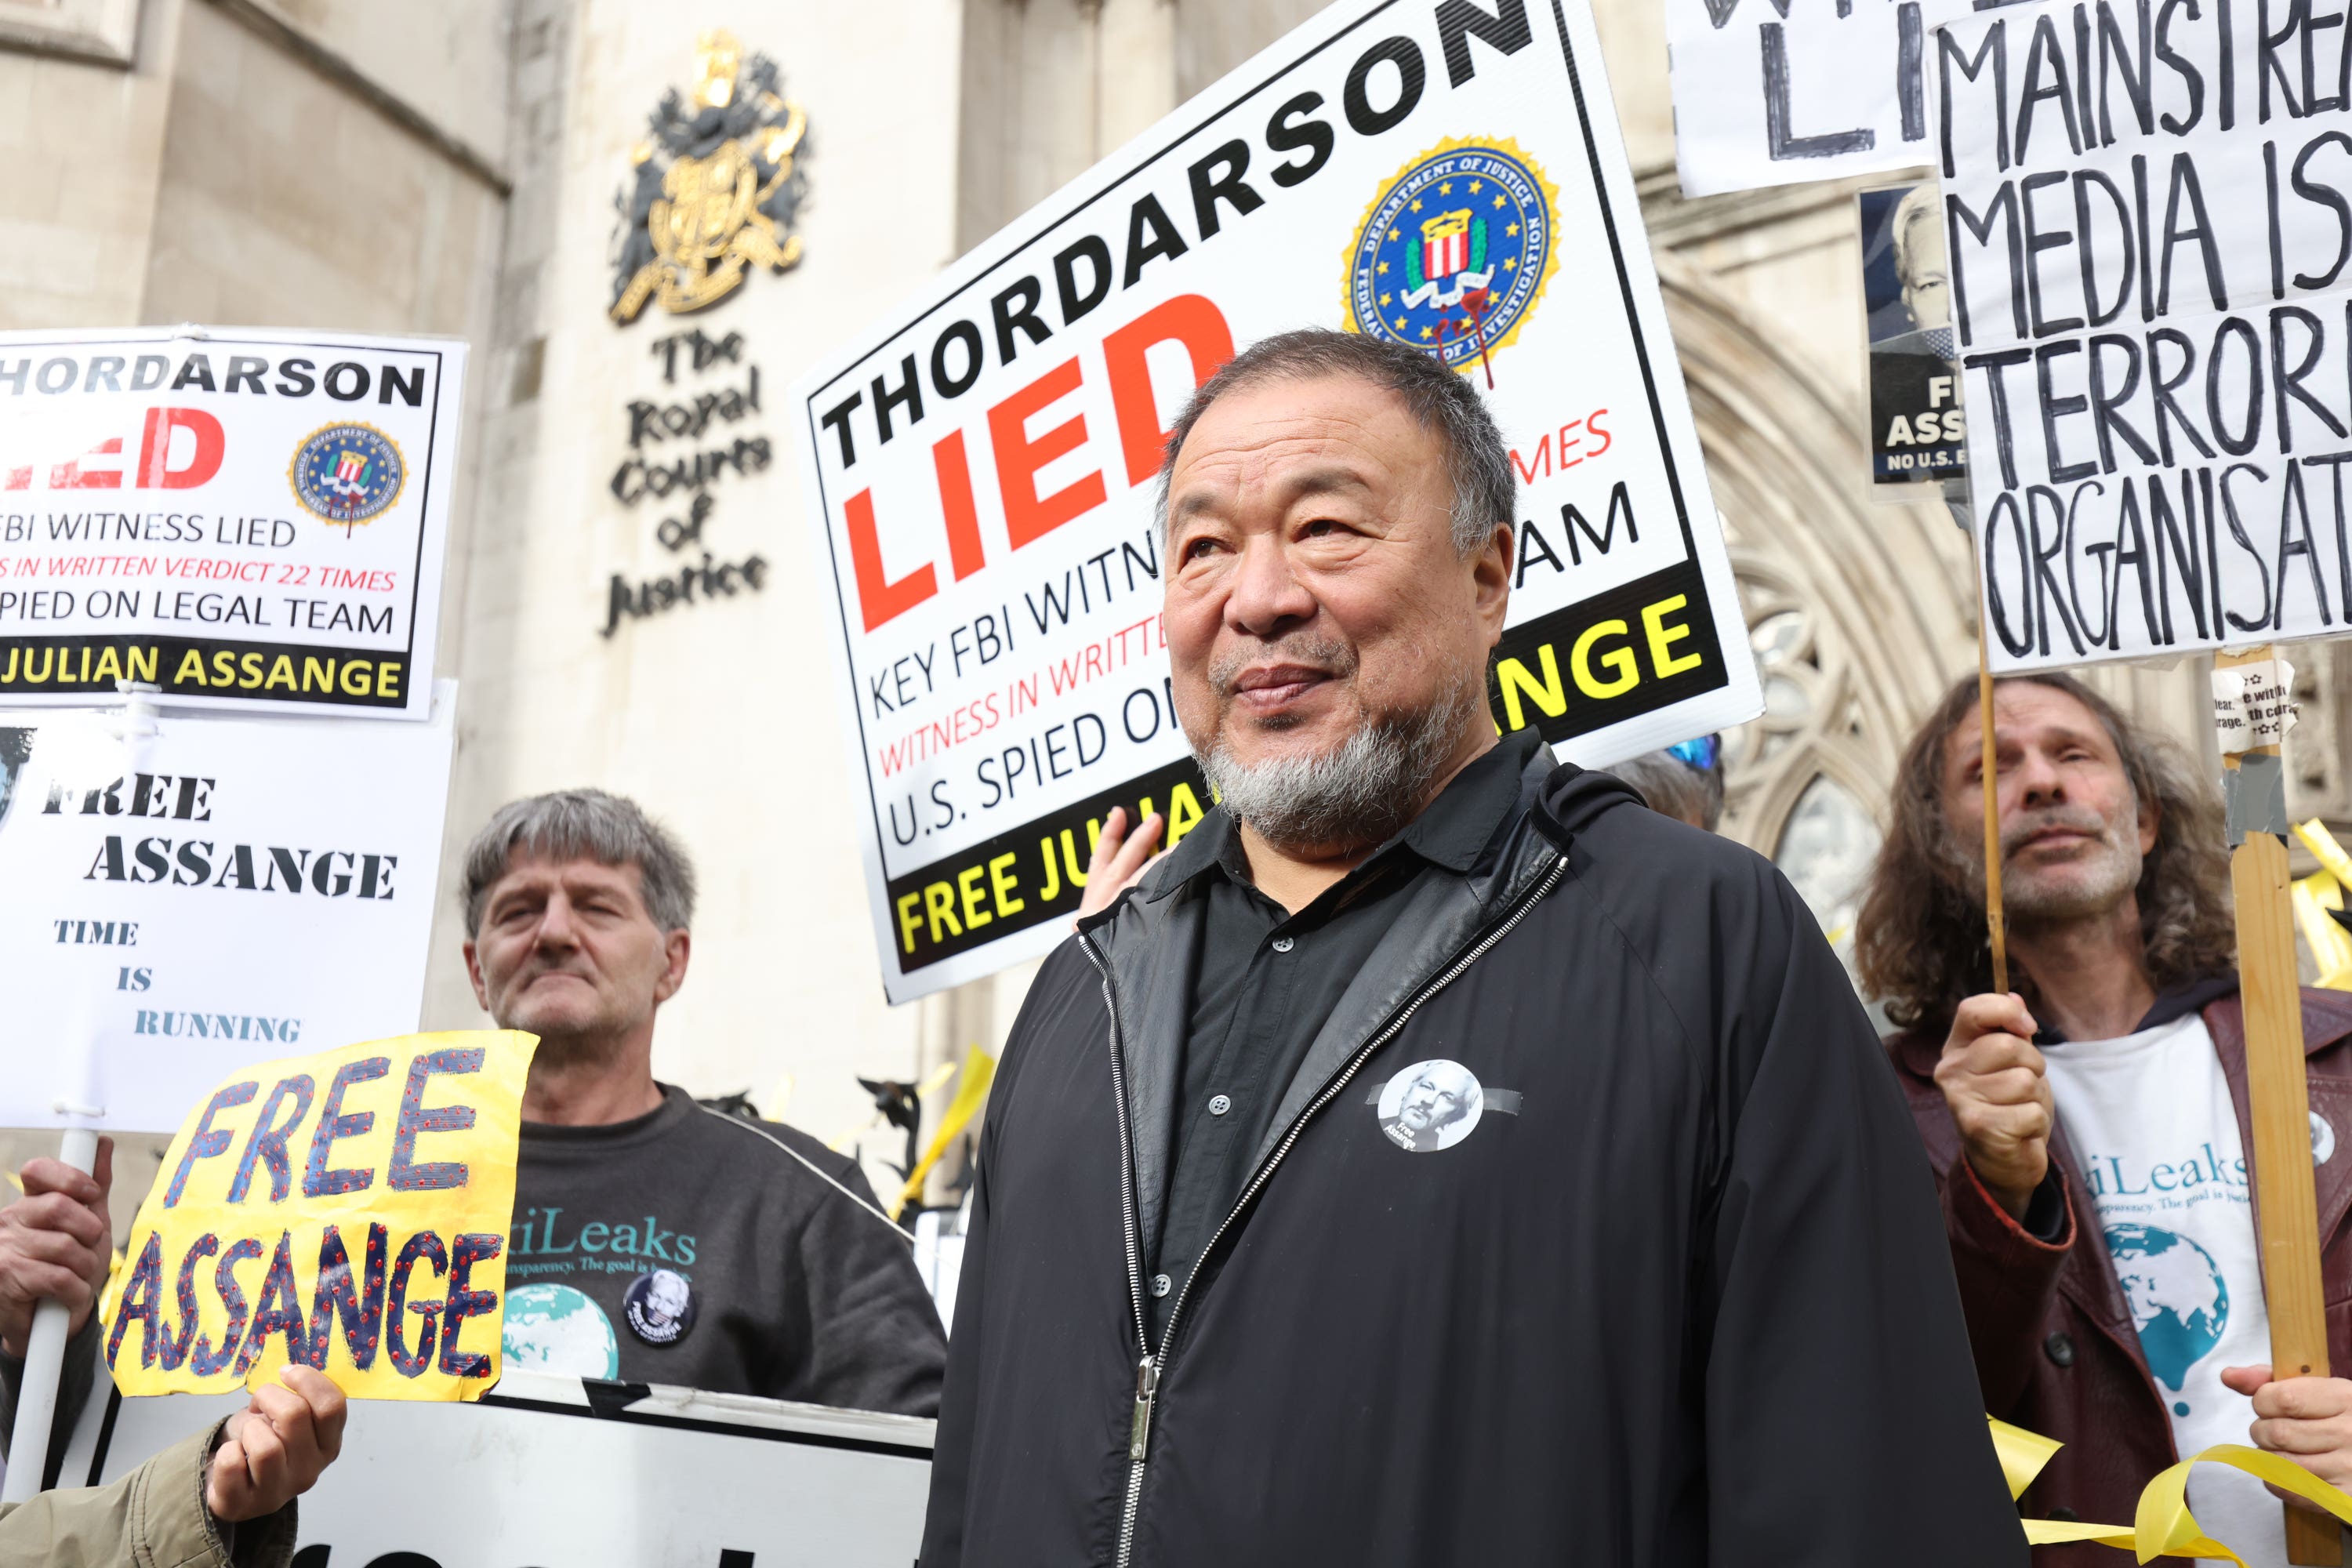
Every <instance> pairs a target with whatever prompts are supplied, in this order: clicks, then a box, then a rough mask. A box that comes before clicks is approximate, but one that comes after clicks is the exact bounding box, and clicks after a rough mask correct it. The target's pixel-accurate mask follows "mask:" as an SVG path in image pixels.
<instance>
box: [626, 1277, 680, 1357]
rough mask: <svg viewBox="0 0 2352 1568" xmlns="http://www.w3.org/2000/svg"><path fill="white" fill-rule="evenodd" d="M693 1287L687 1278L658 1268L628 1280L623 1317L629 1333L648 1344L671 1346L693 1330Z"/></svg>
mask: <svg viewBox="0 0 2352 1568" xmlns="http://www.w3.org/2000/svg"><path fill="white" fill-rule="evenodd" d="M695 1311H696V1304H695V1300H694V1288H693V1287H692V1286H691V1285H688V1283H687V1282H686V1277H685V1276H684V1275H682V1274H678V1273H676V1272H674V1271H673V1270H671V1269H667V1268H656V1269H653V1270H651V1271H650V1272H648V1273H645V1274H640V1275H638V1276H637V1277H636V1278H635V1279H632V1280H630V1281H629V1289H628V1290H627V1292H626V1293H625V1294H624V1295H623V1296H622V1298H621V1315H622V1316H623V1317H625V1318H626V1319H627V1320H628V1323H629V1331H630V1332H631V1333H633V1334H635V1335H636V1336H637V1338H639V1339H641V1340H643V1341H645V1342H646V1343H647V1344H649V1345H672V1344H676V1343H677V1342H678V1341H680V1340H682V1339H684V1338H685V1337H686V1334H687V1331H688V1330H689V1329H691V1328H693V1327H694V1316H695Z"/></svg>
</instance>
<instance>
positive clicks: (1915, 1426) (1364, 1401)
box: [922, 332, 2025, 1568]
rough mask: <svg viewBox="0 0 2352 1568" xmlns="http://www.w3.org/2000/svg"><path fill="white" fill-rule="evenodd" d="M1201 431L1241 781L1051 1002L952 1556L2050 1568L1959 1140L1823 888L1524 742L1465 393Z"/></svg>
mask: <svg viewBox="0 0 2352 1568" xmlns="http://www.w3.org/2000/svg"><path fill="white" fill-rule="evenodd" d="M1169 447H1170V452H1171V458H1170V461H1169V464H1168V466H1167V468H1165V469H1164V470H1163V473H1162V479H1161V500H1162V506H1163V510H1164V512H1165V515H1166V519H1167V522H1166V527H1167V536H1168V551H1167V559H1168V562H1169V577H1168V582H1167V605H1166V613H1167V632H1168V640H1169V649H1170V653H1171V659H1172V661H1173V665H1174V678H1175V698H1176V703H1177V707H1178V710H1179V712H1180V713H1181V716H1182V718H1183V721H1184V725H1185V731H1186V733H1187V735H1188V737H1189V738H1190V740H1191V742H1192V747H1193V750H1194V752H1195V754H1196V755H1198V756H1199V757H1200V759H1201V762H1202V768H1203V770H1204V771H1205V772H1206V773H1207V774H1208V776H1209V778H1210V781H1211V782H1212V783H1213V784H1215V785H1216V787H1217V790H1218V793H1219V794H1220V795H1221V796H1222V798H1223V805H1222V806H1220V807H1219V808H1218V809H1217V810H1215V811H1213V812H1211V813H1210V814H1209V816H1207V817H1206V818H1204V819H1203V820H1202V822H1201V823H1200V824H1199V825H1198V826H1195V827H1194V828H1193V830H1192V832H1191V833H1190V834H1189V835H1187V836H1186V837H1184V838H1183V839H1182V841H1181V843H1179V844H1178V845H1177V846H1176V847H1174V848H1173V849H1171V851H1170V852H1169V853H1168V854H1167V855H1166V856H1165V857H1163V858H1161V860H1160V862H1159V863H1158V864H1157V866H1156V867H1155V868H1154V869H1153V870H1152V871H1151V872H1150V874H1149V875H1148V876H1146V877H1145V878H1144V879H1143V881H1142V882H1141V883H1140V884H1139V886H1138V887H1137V888H1136V889H1134V890H1133V891H1130V892H1129V893H1128V894H1126V895H1125V896H1124V897H1122V898H1120V899H1119V900H1118V901H1116V902H1115V903H1114V904H1112V906H1111V907H1110V908H1109V909H1108V910H1105V911H1103V912H1102V913H1099V914H1097V915H1095V916H1092V917H1090V918H1088V919H1087V920H1085V921H1081V923H1080V928H1079V932H1078V935H1077V936H1076V939H1075V940H1073V941H1072V942H1069V943H1066V944H1065V945H1064V946H1063V948H1062V949H1061V950H1060V951H1058V952H1056V953H1055V954H1054V956H1053V957H1052V958H1050V959H1049V960H1048V961H1047V962H1046V964H1045V969H1044V970H1043V972H1042V973H1040V974H1039V975H1038V977H1037V980H1036V983H1035V984H1034V986H1033V988H1032V989H1031V991H1030V994H1029V999H1028V1002H1027V1005H1025V1006H1024V1009H1023V1012H1022V1016H1021V1019H1020V1021H1019V1023H1018V1024H1017V1025H1016V1026H1015V1027H1014V1030H1013V1040H1012V1044H1011V1046H1010V1047H1009V1048H1008V1050H1007V1052H1006V1055H1005V1058H1004V1064H1003V1068H1002V1070H1001V1072H1000V1074H999V1077H998V1079H997V1088H996V1089H995V1093H994V1098H993V1100H992V1105H991V1108H990V1111H989V1120H988V1130H987V1132H986V1134H985V1137H984V1140H983V1148H982V1157H981V1163H980V1173H979V1180H978V1186H977V1188H976V1194H975V1198H974V1210H973V1223H972V1228H971V1240H970V1243H969V1250H968V1252H967V1254H966V1261H965V1264H964V1272H963V1276H962V1282H961V1288H960V1291H959V1300H958V1306H957V1314H958V1315H957V1319H956V1324H955V1331H954V1333H953V1334H952V1335H951V1336H950V1352H949V1370H948V1381H947V1386H946V1390H945V1393H944V1394H943V1397H942V1405H941V1411H940V1432H939V1446H938V1451H937V1458H936V1461H935V1464H934V1468H933V1471H932V1490H931V1505H930V1514H929V1521H928V1523H927V1526H926V1537H925V1541H924V1546H923V1556H922V1563H923V1564H924V1568H952V1565H955V1564H969V1565H972V1568H979V1565H982V1564H987V1565H995V1564H1006V1565H1012V1564H1018V1565H1020V1568H1034V1565H1037V1564H1065V1563H1067V1564H1078V1563H1088V1564H1111V1565H1113V1568H1128V1565H1129V1564H1130V1563H1150V1564H1168V1565H1180V1568H1189V1565H1192V1564H1203V1563H1209V1564H1216V1565H1218V1568H1245V1565H1249V1564H1258V1563H1265V1564H1276V1563H1279V1564H1285V1565H1288V1564H1295V1563H1350V1564H1391V1563H1392V1564H1398V1565H1400V1568H1402V1565H1404V1564H1416V1565H1417V1564H1424V1563H1485V1562H1493V1563H1538V1562H1543V1563H1566V1562H1577V1563H1634V1564H1643V1565H1647V1564H1685V1563H1687V1564H1700V1563H1711V1562H1722V1561H1739V1562H1752V1563H1771V1564H1774V1565H1776V1568H1778V1565H1782V1564H1792V1563H1822V1564H1847V1563H1853V1564H1860V1563H1883V1562H1886V1561H1889V1560H1895V1559H1899V1560H1900V1561H1902V1562H1904V1563H1906V1564H1929V1565H1933V1564H1942V1563H1951V1564H1955V1565H1958V1564H1966V1565H1968V1568H1984V1565H1987V1564H1992V1563H2023V1562H2024V1559H2025V1552H2024V1543H2023V1539H2022V1536H2021V1532H2020V1531H2019V1529H2018V1526H2017V1520H2016V1514H2015V1511H2014V1510H2012V1509H2011V1506H2010V1504H2009V1502H2008V1500H2007V1497H2006V1494H2005V1492H2004V1490H2003V1489H2002V1485H2001V1480H2000V1473H1999V1469H1998V1468H1997V1466H1996V1464H1995V1461H1994V1458H1993V1454H1992V1450H1991V1447H1990V1442H1989V1440H1988V1438H1987V1436H1986V1430H1985V1426H1984V1418H1983V1416H1982V1415H1981V1413H1980V1412H1981V1406H1980V1404H1979V1400H1978V1395H1977V1386H1976V1379H1975V1376H1974V1373H1973V1371H1972V1369H1971V1367H1970V1364H1969V1352H1968V1345H1967V1341H1966V1339H1965V1336H1964V1333H1963V1331H1962V1328H1961V1322H1960V1314H1959V1304H1958V1298H1957V1296H1956V1294H1955V1291H1954V1288H1953V1284H1952V1273H1951V1266H1950V1262H1949V1259H1948V1256H1947V1254H1946V1251H1945V1248H1944V1244H1943V1239H1942V1236H1941V1234H1940V1228H1939V1226H1937V1212H1936V1207H1935V1197H1934V1191H1933V1187H1932V1184H1931V1183H1930V1180H1929V1177H1928V1173H1927V1166H1926V1164H1925V1163H1924V1162H1923V1160H1922V1158H1921V1155H1920V1152H1919V1147H1918V1141H1917V1139H1916V1136H1915V1135H1914V1134H1913V1132H1912V1131H1911V1129H1910V1126H1909V1122H1908V1118H1907V1117H1906V1114H1905V1111H1904V1106H1903V1102H1902V1100H1901V1097H1900V1096H1899V1094H1898V1093H1897V1092H1896V1089H1895V1084H1894V1081H1893V1079H1892V1078H1891V1076H1890V1074H1889V1072H1888V1070H1887V1068H1886V1066H1885V1062H1884V1061H1883V1060H1882V1059H1881V1058H1880V1056H1879V1052H1878V1049H1877V1043H1876V1041H1875V1039H1874V1037H1873V1036H1872V1033H1871V1029H1870V1026H1869V1023H1868V1021H1867V1020H1866V1018H1865V1017H1864V1014H1863V1012H1862V1010H1861V1008H1860V1007H1859V1006H1858V1005H1856V1003H1855V1001H1854V999H1853V991H1852V989H1851V987H1850V986H1849V985H1848V984H1847V983H1846V980H1845V976H1844V974H1843V973H1842V972H1841V970H1840V969H1839V967H1838V964H1837V962H1836V960H1835V959H1834V958H1833V957H1832V955H1831V953H1830V951H1829V949H1828V947H1827V946H1826V945H1825V944H1824V943H1823V942H1822V938H1821V935H1820V933H1819V931H1817V930H1816V929H1815V928H1814V926H1813V923H1812V921H1811V920H1810V919H1809V918H1808V916H1807V914H1806V912H1805V910H1804V906H1803V905H1802V904H1801V903H1800V902H1799V901H1798V900H1797V898H1796V896H1795V894H1794V893H1793V892H1792V891H1791V890H1790V888H1789V886H1788V884H1787V883H1786V882H1785V881H1783V880H1782V879H1780V876H1779V875H1778V874H1777V873H1776V872H1775V871H1774V870H1773V868H1771V867H1770V866H1769V864H1767V863H1766V862H1765V861H1763V860H1761V859H1759V858H1757V857H1756V856H1754V855H1752V854H1749V853H1748V852H1746V851H1744V850H1741V849H1739V848H1738V847H1733V846H1731V845H1728V844H1726V843H1724V842H1723V841H1721V840H1718V839H1715V838H1711V837H1707V836H1706V835H1705V834H1702V833H1698V832H1696V831H1694V830H1692V829H1690V828H1687V827H1685V826H1682V825H1680V824H1678V823H1675V822H1671V821H1669V820H1667V819H1666V818H1664V817H1662V816H1655V815H1654V814H1652V813H1650V812H1648V811H1645V810H1643V809H1642V808H1641V807H1640V806H1639V805H1636V804H1635V799H1634V796H1633V793H1632V792H1631V791H1630V790H1628V789H1627V788H1626V787H1625V786H1624V785H1623V784H1620V783H1619V782H1617V781H1616V780H1614V779H1612V778H1609V777H1607V776H1606V775H1603V774H1600V773H1583V772H1580V771H1579V770H1578V769H1575V768H1573V767H1564V766H1559V765H1558V764H1556V763H1554V762H1553V760H1552V758H1551V756H1550V754H1549V752H1548V751H1547V750H1546V749H1545V748H1544V747H1543V746H1542V745H1541V744H1540V743H1539V742H1538V740H1537V738H1536V737H1535V736H1534V735H1533V734H1531V733H1526V732H1522V733H1519V734H1515V735H1512V736H1509V737H1507V738H1504V739H1503V740H1502V741H1501V742H1500V743H1497V741H1496V732H1495V727H1494V724H1493V721H1492V720H1491V719H1490V718H1489V717H1488V713H1487V708H1486V697H1485V690H1486V685H1485V680H1486V659H1487V658H1488V655H1489V652H1490V650H1491V649H1492V648H1493V647H1494V645H1495V642H1496V638H1497V637H1498V636H1499V635H1500V633H1501V631H1502V627H1503V620H1504V611H1505V606H1506V603H1507V596H1508V588H1509V582H1510V572H1511V566H1512V563H1513V554H1512V549H1511V542H1512V526H1511V522H1510V519H1511V518H1512V517H1513V516H1515V515H1516V514H1515V513H1514V511H1513V509H1512V502H1513V494H1512V484H1511V470H1510V468H1509V460H1508V456H1507V451H1506V449H1505V447H1504V446H1503V443H1502V440H1501V438H1500V437H1499V435H1498V434H1497V433H1496V428H1495V426H1494V424H1493V422H1492V420H1491V419H1490V418H1489V416H1487V414H1486V410H1485V408H1484V406H1483V405H1481V404H1480V403H1479V401H1478V398H1477V395H1476V394H1475V392H1473V391H1472V390H1471V389H1470V386H1469V384H1468V383H1467V382H1465V380H1464V379H1462V378H1461V377H1459V376H1457V375H1455V374H1453V373H1452V372H1450V371H1447V370H1445V369H1444V368H1443V367H1442V366H1440V365H1439V364H1438V363H1437V362H1436V361H1435V360H1433V359H1432V358H1429V357H1426V356H1423V355H1420V354H1415V353H1412V352H1410V351H1408V350H1402V349H1393V348H1390V347H1385V346H1382V345H1381V344H1379V343H1377V342H1372V341H1371V340H1368V339H1364V338H1360V337H1355V336H1349V335H1347V334H1341V333H1333V332H1297V333H1289V334H1285V335H1283V336H1281V337H1277V338H1273V339H1269V340H1267V341H1266V342H1262V343H1260V344H1258V345H1257V346H1256V347H1255V348H1253V349H1251V350H1250V351H1249V352H1248V353H1244V354H1243V355H1242V356H1240V357H1239V358H1237V359H1235V360H1234V361H1233V362H1232V363H1230V364H1228V365H1227V366H1226V367H1225V368H1224V369H1223V370H1222V371H1220V372H1219V373H1218V374H1216V375H1215V376H1214V377H1213V378H1212V379H1211V380H1210V381H1209V382H1208V383H1207V384H1204V385H1203V386H1202V388H1201V389H1200V391H1199V392H1198V393H1197V394H1196V395H1194V397H1193V399H1192V404H1191V405H1190V406H1189V407H1188V408H1187V410H1186V411H1185V413H1184V414H1183V416H1181V418H1180V420H1179V421H1178V424H1177V426H1176V430H1175V433H1174V435H1173V437H1171V441H1170V443H1169ZM1431 1086H1436V1087H1438V1088H1441V1089H1444V1091H1445V1096H1446V1098H1447V1099H1448V1100H1449V1101H1450V1103H1449V1104H1448V1105H1447V1106H1446V1107H1444V1109H1443V1110H1438V1109H1437V1108H1435V1107H1434V1105H1431V1106H1426V1107H1424V1106H1421V1105H1420V1104H1419V1100H1417V1099H1415V1097H1416V1096H1419V1097H1422V1098H1428V1093H1427V1091H1428V1089H1429V1088H1430V1087H1431ZM1408 1100H1413V1102H1414V1104H1415V1107H1416V1109H1414V1110H1412V1111H1411V1112H1410V1113H1408V1112H1407V1111H1406V1105H1407V1101H1408ZM1411 1117H1420V1118H1423V1119H1424V1120H1425V1121H1427V1122H1428V1123H1429V1125H1430V1126H1432V1127H1434V1126H1435V1125H1436V1124H1437V1122H1438V1121H1441V1120H1443V1121H1444V1122H1445V1125H1444V1127H1443V1128H1442V1130H1440V1131H1439V1132H1438V1133H1437V1135H1436V1136H1429V1135H1428V1134H1427V1133H1426V1132H1425V1131H1422V1130H1419V1129H1414V1128H1408V1129H1407V1136H1406V1137H1404V1138H1403V1139H1398V1138H1395V1137H1393V1136H1392V1135H1391V1134H1390V1133H1389V1132H1388V1131H1386V1130H1385V1125H1384V1124H1388V1123H1394V1122H1400V1121H1404V1120H1409V1119H1410V1118H1411Z"/></svg>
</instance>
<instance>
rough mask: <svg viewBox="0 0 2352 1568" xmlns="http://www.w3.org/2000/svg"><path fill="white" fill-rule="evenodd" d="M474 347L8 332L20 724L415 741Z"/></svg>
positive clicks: (11, 549) (8, 587)
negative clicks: (154, 701)
mask: <svg viewBox="0 0 2352 1568" xmlns="http://www.w3.org/2000/svg"><path fill="white" fill-rule="evenodd" d="M465 371H466V345H465V344H464V343H463V342H457V341H456V340H454V339H448V338H385V337H365V336H361V335H358V334H355V333H344V332H336V333H307V332H282V331H253V330H247V329H243V328H222V329H219V330H214V329H209V328H202V329H197V328H179V329H171V328H122V329H117V330H111V331H87V332H0V703H5V704H7V705H10V706H22V705H26V704H35V703H38V704H71V703H75V702H86V701H88V700H89V698H90V697H91V695H92V694H100V695H105V696H111V695H112V694H113V693H114V692H115V690H116V689H117V688H118V687H119V686H120V685H121V684H122V683H124V682H134V683H138V684H142V685H147V686H152V687H155V688H157V689H160V690H161V692H162V693H163V696H164V697H165V698H167V699H169V700H171V701H173V702H175V703H180V704H184V705H187V706H192V707H206V708H222V709H232V710H240V711H246V712H255V711H278V712H287V713H320V712H334V711H342V712H348V713H361V714H367V715H370V716H373V717H377V718H394V719H417V720H421V719H423V718H425V715H426V712H427V711H428V710H429V709H430V708H431V706H432V696H433V645H434V636H435V632H436V626H437V625H438V622H439V616H440V605H441V564H442V557H443V554H444V552H445V551H446V546H447V542H448V523H449V493H450V489H451V487H452V485H453V484H454V483H455V475H456V472H457V430H458V404H459V395H460V393H461V391H462V388H463V385H464V382H465Z"/></svg>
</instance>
